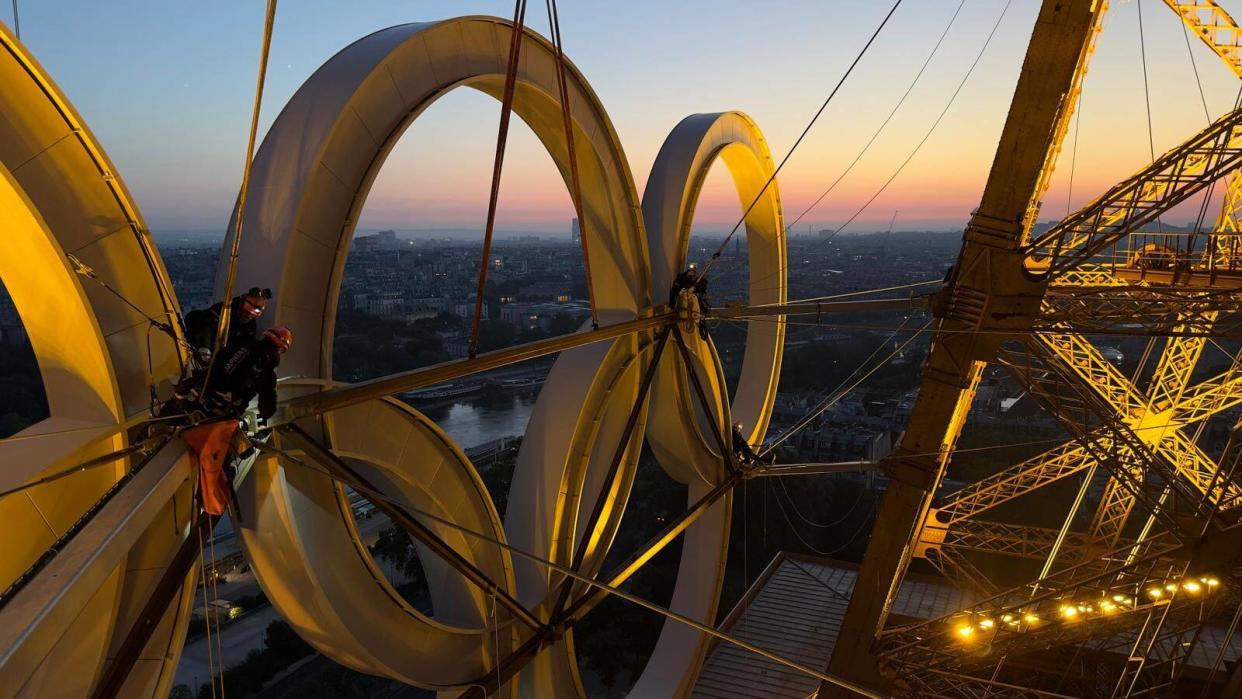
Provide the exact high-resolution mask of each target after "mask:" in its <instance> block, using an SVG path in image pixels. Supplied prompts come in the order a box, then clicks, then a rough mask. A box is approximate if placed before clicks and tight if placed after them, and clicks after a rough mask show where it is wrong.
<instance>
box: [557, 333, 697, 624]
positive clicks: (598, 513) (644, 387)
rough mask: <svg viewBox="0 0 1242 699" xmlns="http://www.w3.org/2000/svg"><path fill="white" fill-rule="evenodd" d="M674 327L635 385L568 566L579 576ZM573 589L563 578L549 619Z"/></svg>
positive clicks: (659, 341) (658, 341) (661, 340)
mask: <svg viewBox="0 0 1242 699" xmlns="http://www.w3.org/2000/svg"><path fill="white" fill-rule="evenodd" d="M674 327H675V326H672V325H670V326H668V327H666V328H664V329H663V330H661V331H660V336H659V338H657V339H656V347H655V353H654V354H653V355H652V357H651V363H650V364H648V365H647V370H646V371H645V372H643V380H642V383H641V384H639V386H638V396H637V397H635V399H634V406H633V407H632V408H630V414H629V416H628V417H627V418H626V421H625V429H624V430H622V432H621V438H620V439H619V440H618V441H617V448H616V449H615V450H614V451H613V454H612V461H611V462H609V464H608V474H607V475H606V476H604V487H603V489H602V490H600V493H599V495H598V496H597V497H596V498H595V504H594V506H592V508H591V514H590V516H589V517H588V518H587V525H586V527H585V528H583V530H582V538H581V539H580V540H579V541H578V547H577V550H575V551H574V558H573V561H572V562H571V563H570V567H571V568H573V569H574V570H576V571H578V573H582V565H583V563H584V562H585V561H586V557H587V553H588V552H589V551H590V548H591V542H593V541H594V540H595V537H596V533H597V531H598V530H599V522H600V518H601V517H603V514H604V510H605V509H607V507H608V506H609V505H610V504H611V503H612V502H613V498H612V492H613V491H614V490H615V489H616V488H617V477H618V475H619V474H620V473H621V462H622V461H624V460H625V453H626V452H627V451H629V450H630V445H631V442H633V437H634V429H635V428H636V427H637V426H638V419H639V418H640V417H641V416H642V414H643V408H644V407H645V405H646V403H647V394H648V392H649V391H650V390H651V382H652V380H654V379H655V375H656V370H657V369H658V368H659V366H660V357H662V356H663V355H664V348H665V346H666V345H668V336H669V333H670V332H672V331H673V329H674ZM573 586H574V581H573V580H572V579H571V578H565V579H564V580H563V581H561V585H560V593H559V594H558V595H557V599H556V604H555V605H554V606H553V608H552V618H556V617H558V616H560V613H561V612H562V611H564V609H565V603H566V602H568V601H569V594H570V592H571V591H572V590H573Z"/></svg>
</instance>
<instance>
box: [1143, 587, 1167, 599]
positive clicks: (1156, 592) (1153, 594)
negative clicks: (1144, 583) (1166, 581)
mask: <svg viewBox="0 0 1242 699" xmlns="http://www.w3.org/2000/svg"><path fill="white" fill-rule="evenodd" d="M1147 596H1148V597H1150V598H1152V599H1160V598H1161V597H1164V590H1161V589H1160V588H1158V587H1153V588H1151V589H1150V590H1148V591H1147Z"/></svg>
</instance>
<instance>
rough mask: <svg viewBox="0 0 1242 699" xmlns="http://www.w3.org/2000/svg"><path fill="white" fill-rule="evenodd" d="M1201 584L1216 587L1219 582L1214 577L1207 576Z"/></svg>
mask: <svg viewBox="0 0 1242 699" xmlns="http://www.w3.org/2000/svg"><path fill="white" fill-rule="evenodd" d="M1203 584H1204V585H1207V586H1208V587H1216V586H1217V585H1219V584H1220V581H1219V580H1217V579H1216V578H1213V577H1209V578H1208V579H1207V580H1204V581H1203Z"/></svg>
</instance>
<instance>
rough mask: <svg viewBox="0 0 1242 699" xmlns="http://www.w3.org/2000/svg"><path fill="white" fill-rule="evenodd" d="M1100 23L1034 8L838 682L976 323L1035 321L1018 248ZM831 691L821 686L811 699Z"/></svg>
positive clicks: (864, 574) (982, 349) (945, 445)
mask: <svg viewBox="0 0 1242 699" xmlns="http://www.w3.org/2000/svg"><path fill="white" fill-rule="evenodd" d="M1103 12H1104V7H1103V6H1102V3H1100V2H1097V1H1096V0H1078V1H1075V2H1061V1H1060V0H1046V1H1045V2H1044V3H1043V5H1042V7H1041V9H1040V13H1039V17H1038V18H1037V20H1036V23H1035V28H1034V31H1033V33H1032V36H1031V42H1030V44H1029V46H1028V49H1027V55H1026V58H1025V60H1024V63H1023V66H1022V71H1021V74H1020V75H1019V78H1018V85H1017V88H1016V90H1015V92H1014V97H1013V102H1012V104H1011V107H1010V110H1009V114H1008V116H1007V118H1006V122H1005V128H1004V130H1003V131H1002V133H1001V138H1000V143H999V144H998V147H997V154H996V157H995V159H994V160H993V162H992V168H991V170H990V172H989V176H988V181H987V185H986V187H985V189H984V192H983V196H982V198H981V201H980V205H979V208H978V209H977V210H976V211H975V213H974V215H973V216H972V217H971V221H970V223H969V224H968V225H967V228H966V232H965V234H964V236H963V237H964V245H963V247H962V252H961V255H960V256H959V259H958V262H957V264H956V266H955V267H954V269H953V271H952V273H951V274H950V276H949V278H948V280H947V281H948V283H947V285H946V288H945V290H944V291H943V292H942V293H941V298H940V302H939V303H938V304H937V310H938V312H937V315H939V316H941V319H940V322H939V324H938V325H937V328H936V329H937V330H938V331H949V332H946V333H943V334H940V335H937V336H935V340H934V341H933V344H932V347H931V351H930V352H929V355H928V359H927V363H926V364H925V366H924V372H923V383H922V386H921V388H920V390H919V395H918V398H917V400H916V402H915V405H914V408H913V411H912V415H911V419H910V423H909V425H908V427H907V429H906V432H905V434H904V435H903V437H902V439H901V441H900V443H899V444H898V447H897V449H896V450H895V452H894V453H893V454H892V456H891V457H890V458H889V459H887V460H886V462H885V466H886V468H887V470H888V472H889V476H890V479H891V480H890V483H889V485H888V487H887V489H886V491H885V494H884V498H883V500H882V502H881V505H880V510H879V514H878V516H877V525H876V528H875V530H874V531H873V533H872V537H871V541H870V544H869V545H868V549H867V553H866V555H865V556H864V559H863V563H862V566H861V568H860V570H859V574H858V580H857V582H856V583H855V589H856V590H867V591H868V593H867V594H855V595H853V596H852V597H851V600H850V605H849V608H848V610H847V611H846V615H845V619H844V620H843V622H842V626H841V632H840V635H839V638H838V640H837V643H836V646H835V647H834V650H833V656H832V659H831V662H830V663H829V668H830V670H833V671H836V672H837V673H839V674H842V675H843V676H845V677H848V678H853V679H861V680H864V681H870V682H876V681H877V680H878V669H877V666H876V664H875V658H874V656H872V655H871V654H870V652H869V650H870V647H871V643H872V641H873V639H874V638H875V635H876V633H877V632H878V631H879V630H880V629H881V628H882V627H883V625H884V623H885V620H886V618H887V616H888V612H889V609H890V608H891V605H892V600H893V599H894V597H895V594H896V592H897V590H898V588H899V587H900V585H901V580H902V578H903V576H904V573H905V570H906V566H907V565H908V563H909V560H910V556H911V554H912V551H913V548H914V546H915V543H916V542H917V541H918V539H919V531H920V528H921V526H922V524H923V522H924V521H925V520H926V516H927V513H928V510H929V508H930V505H931V495H932V494H933V493H934V492H935V490H936V487H937V486H938V484H939V482H940V480H941V478H942V477H943V474H944V466H945V464H946V462H947V461H948V459H949V457H950V453H951V450H952V448H953V446H954V445H955V444H956V441H957V438H958V436H959V435H960V432H961V428H962V426H963V425H964V423H965V417H966V414H967V412H968V410H969V408H970V404H971V401H972V400H973V398H974V393H975V389H976V387H977V386H978V382H979V379H980V377H981V375H982V371H983V368H984V365H985V362H986V361H988V360H990V359H991V358H993V357H994V356H995V355H996V352H997V351H998V349H999V346H1000V338H999V337H997V336H996V335H993V334H982V333H981V334H975V333H971V332H970V331H971V330H977V329H979V328H980V327H981V325H982V323H983V322H984V319H985V318H987V319H989V321H992V320H993V319H1002V320H1000V321H999V323H1000V325H1001V327H1000V328H997V329H998V330H1001V331H1002V332H1003V331H1004V329H1005V328H1006V327H1009V326H1012V327H1013V328H1015V329H1017V328H1022V327H1023V326H1024V325H1025V326H1027V327H1029V325H1027V324H1028V323H1029V322H1030V319H1032V318H1033V317H1034V316H1036V315H1037V314H1038V313H1039V303H1038V301H1039V298H1040V297H1041V296H1042V291H1043V286H1042V283H1043V282H1042V281H1041V280H1039V279H1036V278H1033V277H1032V276H1031V275H1029V274H1027V273H1026V271H1025V267H1026V264H1025V259H1026V257H1027V256H1026V253H1025V251H1024V250H1023V249H1022V244H1023V243H1024V241H1025V240H1026V239H1027V238H1028V226H1027V224H1028V223H1029V217H1030V211H1031V209H1032V207H1033V206H1035V205H1036V202H1037V201H1038V199H1039V195H1040V193H1041V191H1042V188H1043V187H1044V186H1045V185H1046V182H1047V174H1046V173H1047V171H1048V168H1049V165H1048V161H1049V160H1050V157H1049V153H1050V152H1051V151H1054V150H1055V149H1056V148H1057V147H1058V144H1057V141H1058V140H1059V139H1060V138H1062V137H1063V136H1064V133H1065V124H1066V123H1067V122H1068V117H1069V114H1070V112H1071V111H1072V106H1070V105H1069V104H1068V103H1069V102H1070V101H1071V100H1069V99H1068V98H1069V93H1070V92H1071V91H1072V90H1073V89H1074V85H1075V84H1076V83H1078V82H1080V80H1081V76H1082V75H1083V71H1085V66H1084V65H1083V64H1084V63H1086V62H1087V60H1088V58H1089V57H1090V44H1091V41H1092V40H1093V39H1094V37H1095V35H1096V32H1097V30H1098V26H1099V22H1100V16H1101V15H1102V14H1103ZM834 691H835V690H833V689H832V688H831V687H828V686H823V687H822V688H821V695H823V696H833V694H832V692H834Z"/></svg>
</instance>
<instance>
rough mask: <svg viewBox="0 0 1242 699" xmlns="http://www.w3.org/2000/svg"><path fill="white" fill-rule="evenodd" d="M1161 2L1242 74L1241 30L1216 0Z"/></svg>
mask: <svg viewBox="0 0 1242 699" xmlns="http://www.w3.org/2000/svg"><path fill="white" fill-rule="evenodd" d="M1164 4H1166V5H1168V6H1169V7H1170V8H1171V9H1172V10H1173V11H1174V12H1176V13H1177V14H1178V16H1179V17H1181V18H1182V21H1183V22H1185V23H1186V26H1187V27H1189V28H1190V29H1191V31H1193V32H1194V33H1195V34H1197V35H1198V36H1199V38H1200V39H1202V40H1203V42H1204V43H1205V44H1207V45H1208V46H1210V47H1211V48H1212V50H1213V51H1215V52H1216V55H1217V56H1220V58H1221V60H1222V61H1224V62H1225V65H1227V66H1229V67H1230V69H1232V70H1233V72H1234V73H1236V74H1237V75H1238V77H1242V30H1239V29H1238V24H1237V22H1235V21H1233V17H1230V16H1229V13H1228V12H1226V11H1225V9H1224V8H1223V7H1221V6H1220V5H1218V4H1217V3H1216V0H1164Z"/></svg>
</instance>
